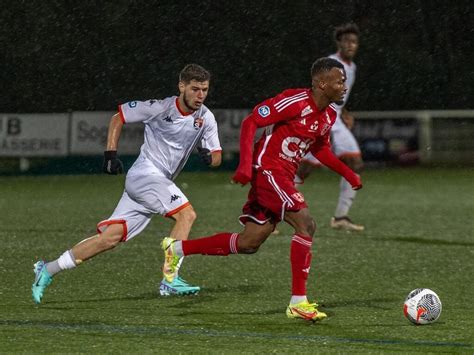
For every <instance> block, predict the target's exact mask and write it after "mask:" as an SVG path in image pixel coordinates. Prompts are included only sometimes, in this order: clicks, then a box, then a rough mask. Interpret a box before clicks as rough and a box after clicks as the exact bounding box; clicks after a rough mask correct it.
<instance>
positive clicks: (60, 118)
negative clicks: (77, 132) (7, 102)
mask: <svg viewBox="0 0 474 355" xmlns="http://www.w3.org/2000/svg"><path fill="white" fill-rule="evenodd" d="M68 126H69V115H68V114H67V113H62V114H55V113H47V114H46V113H45V114H40V113H33V114H0V156H3V157H50V156H65V155H67V154H68Z"/></svg>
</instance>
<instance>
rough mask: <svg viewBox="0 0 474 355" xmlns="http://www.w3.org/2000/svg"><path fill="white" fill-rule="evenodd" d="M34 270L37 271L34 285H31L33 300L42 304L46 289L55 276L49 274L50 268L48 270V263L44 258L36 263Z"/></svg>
mask: <svg viewBox="0 0 474 355" xmlns="http://www.w3.org/2000/svg"><path fill="white" fill-rule="evenodd" d="M33 272H34V273H35V282H33V286H31V293H32V296H33V301H35V303H37V304H40V303H41V299H42V298H43V292H44V289H45V288H46V287H48V286H49V285H50V284H51V282H53V277H52V276H51V275H50V274H49V272H48V270H46V264H45V262H44V261H43V260H40V261H38V262H37V263H36V264H35V265H34V268H33Z"/></svg>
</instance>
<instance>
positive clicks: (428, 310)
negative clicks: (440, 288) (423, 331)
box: [403, 288, 442, 325]
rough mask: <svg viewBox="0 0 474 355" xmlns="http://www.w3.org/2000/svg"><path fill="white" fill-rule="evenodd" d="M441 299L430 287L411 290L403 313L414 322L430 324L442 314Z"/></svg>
mask: <svg viewBox="0 0 474 355" xmlns="http://www.w3.org/2000/svg"><path fill="white" fill-rule="evenodd" d="M441 309H442V306H441V300H440V299H439V297H438V295H437V294H436V293H435V292H434V291H432V290H430V289H429V288H417V289H415V290H413V291H411V292H410V293H409V294H408V296H407V298H406V299H405V304H404V305H403V313H404V314H405V317H407V319H408V320H409V321H410V322H412V323H414V324H420V325H421V324H430V323H434V322H436V321H437V320H438V318H439V316H440V315H441Z"/></svg>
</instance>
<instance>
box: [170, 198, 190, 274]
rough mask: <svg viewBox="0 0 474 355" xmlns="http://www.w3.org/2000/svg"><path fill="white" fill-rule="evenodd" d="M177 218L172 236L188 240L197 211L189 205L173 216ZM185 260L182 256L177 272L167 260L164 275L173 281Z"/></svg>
mask: <svg viewBox="0 0 474 355" xmlns="http://www.w3.org/2000/svg"><path fill="white" fill-rule="evenodd" d="M171 218H173V219H174V220H175V224H174V226H173V228H172V229H171V232H170V235H169V236H170V237H171V238H173V239H176V240H187V239H188V237H189V233H190V232H191V228H192V226H193V223H194V221H195V220H196V218H197V215H196V212H195V211H194V208H193V207H192V206H191V205H189V206H187V207H185V208H183V209H182V210H180V211H179V212H177V213H175V214H173V215H172V216H171ZM182 262H183V258H180V261H179V264H178V266H177V269H176V270H175V274H173V273H171V272H170V270H169V265H168V263H167V261H166V260H165V263H164V265H163V276H164V277H165V278H166V279H168V281H170V282H171V281H172V279H173V278H174V277H176V276H177V274H178V271H179V268H180V267H181V264H182Z"/></svg>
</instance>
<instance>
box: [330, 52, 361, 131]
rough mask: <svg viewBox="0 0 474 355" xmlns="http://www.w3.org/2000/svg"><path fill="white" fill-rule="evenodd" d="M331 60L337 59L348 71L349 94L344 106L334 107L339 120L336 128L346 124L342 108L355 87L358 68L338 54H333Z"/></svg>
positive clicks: (345, 97)
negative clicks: (342, 116) (342, 115)
mask: <svg viewBox="0 0 474 355" xmlns="http://www.w3.org/2000/svg"><path fill="white" fill-rule="evenodd" d="M329 58H332V59H336V60H337V61H338V62H340V63H341V64H342V65H344V70H345V71H346V87H347V92H346V95H345V96H344V103H343V104H342V105H336V104H334V106H335V107H336V109H337V119H336V123H335V124H334V126H335V127H336V126H337V125H340V124H344V123H343V121H342V118H341V113H342V108H343V107H344V106H345V105H346V103H347V101H348V100H349V95H350V93H351V90H352V87H353V86H354V82H355V77H356V69H357V66H356V64H355V63H354V62H350V63H347V62H345V61H344V60H343V59H342V58H341V57H340V56H339V54H338V53H334V54H331V55H330V56H329Z"/></svg>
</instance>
